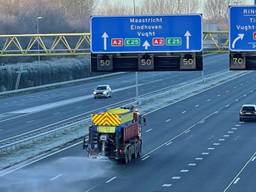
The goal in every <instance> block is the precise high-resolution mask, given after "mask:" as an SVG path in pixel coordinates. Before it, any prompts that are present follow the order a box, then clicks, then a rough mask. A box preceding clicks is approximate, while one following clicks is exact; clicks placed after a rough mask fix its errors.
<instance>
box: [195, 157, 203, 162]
mask: <svg viewBox="0 0 256 192" xmlns="http://www.w3.org/2000/svg"><path fill="white" fill-rule="evenodd" d="M203 159H204V158H203V157H196V158H195V160H196V161H202V160H203Z"/></svg>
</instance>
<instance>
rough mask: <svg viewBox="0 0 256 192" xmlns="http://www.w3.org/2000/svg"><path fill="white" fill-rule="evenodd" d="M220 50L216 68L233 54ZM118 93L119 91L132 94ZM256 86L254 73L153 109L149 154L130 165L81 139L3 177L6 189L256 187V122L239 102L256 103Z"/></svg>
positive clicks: (246, 191)
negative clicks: (95, 153) (91, 149)
mask: <svg viewBox="0 0 256 192" xmlns="http://www.w3.org/2000/svg"><path fill="white" fill-rule="evenodd" d="M213 57H214V59H215V62H216V68H218V67H217V66H218V65H222V66H223V65H224V64H225V63H223V62H224V61H225V62H226V60H227V58H225V60H224V61H222V59H223V56H213ZM218 57H219V58H220V61H218ZM209 58H211V57H209ZM214 66H215V65H214ZM210 68H211V67H209V70H212V71H214V70H213V69H210ZM220 70H221V69H220ZM175 74H176V73H175ZM169 75H170V74H169ZM145 76H147V74H145ZM167 76H168V74H166V76H165V78H167ZM147 77H148V78H149V76H147ZM118 78H122V77H118ZM145 78H146V77H145ZM169 78H170V79H169V80H171V79H172V78H174V77H169ZM183 78H186V76H185V75H184V77H183ZM167 79H168V78H167ZM164 82H165V81H163V82H161V84H162V83H163V84H164ZM153 85H154V83H153V84H151V85H150V84H149V85H148V86H149V88H150V87H151V88H153V87H154V86H153ZM143 88H144V87H143ZM141 89H142V88H141ZM144 89H147V86H145V88H144ZM118 94H119V93H116V94H115V96H114V98H115V97H116V99H117V98H118V97H122V96H123V97H124V96H126V97H127V98H128V97H129V93H128V92H126V91H124V92H120V95H118ZM255 94H256V76H255V73H250V74H248V75H246V76H243V77H240V78H237V79H236V80H233V81H230V82H227V83H225V84H222V85H220V86H217V87H215V88H212V89H210V90H207V91H205V92H203V93H201V94H198V95H196V96H193V97H190V98H188V99H186V100H184V101H182V102H178V103H176V104H173V105H170V106H166V107H165V108H162V109H160V110H157V111H154V112H152V113H149V114H147V115H146V118H147V126H146V127H143V156H142V158H141V160H139V161H136V162H133V163H132V164H130V165H118V164H116V163H114V162H111V161H105V160H91V159H88V158H87V157H86V155H85V152H84V151H83V150H82V146H81V145H77V146H74V147H72V148H69V149H67V150H64V151H62V152H59V153H57V154H55V155H53V156H51V157H48V158H46V159H44V160H41V161H38V162H36V163H34V164H32V165H30V166H28V167H25V168H23V169H20V170H16V171H15V172H13V173H10V174H8V175H6V176H4V177H2V178H1V180H0V191H1V192H2V191H3V192H7V191H8V192H9V191H15V192H16V191H39V192H41V191H42V192H43V191H47V192H48V191H64V192H66V191H67V192H68V191H78V192H80V191H81V192H86V191H87V192H89V191H95V192H102V191H104V192H115V191H117V192H119V191H120V192H126V191H134V192H141V191H145V192H164V191H175V192H176V191H177V192H187V191H197V192H206V191H207V192H208V191H209V192H219V191H237V192H240V191H242V192H253V191H255V189H256V182H255V178H256V172H255V170H256V167H255V166H256V165H255V163H256V154H255V152H256V149H255V146H256V126H255V124H254V123H240V122H239V110H240V107H241V105H242V104H245V103H254V102H255ZM116 95H117V96H116ZM114 98H113V99H114ZM90 101H91V100H90ZM90 101H89V100H88V104H89V103H90ZM109 101H110V100H99V101H98V100H97V101H95V102H106V103H107V102H109ZM80 105H81V103H80ZM95 105H96V106H99V105H97V104H95ZM72 106H74V107H73V108H75V106H76V104H73V105H72ZM63 107H67V108H66V110H67V111H66V113H72V112H70V111H69V110H68V109H69V108H68V106H63ZM91 107H92V108H93V104H92V106H91ZM64 109H65V108H64ZM51 110H55V109H51ZM51 110H47V112H48V113H49V112H50V111H51ZM70 110H71V111H72V109H70ZM43 112H44V113H47V112H46V111H43ZM43 117H44V116H43ZM46 117H47V115H45V118H46Z"/></svg>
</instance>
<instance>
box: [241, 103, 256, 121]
mask: <svg viewBox="0 0 256 192" xmlns="http://www.w3.org/2000/svg"><path fill="white" fill-rule="evenodd" d="M240 121H256V105H253V104H246V105H243V106H242V108H241V110H240Z"/></svg>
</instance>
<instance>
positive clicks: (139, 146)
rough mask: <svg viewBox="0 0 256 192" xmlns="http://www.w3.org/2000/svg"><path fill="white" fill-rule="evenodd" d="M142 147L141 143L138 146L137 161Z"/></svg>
mask: <svg viewBox="0 0 256 192" xmlns="http://www.w3.org/2000/svg"><path fill="white" fill-rule="evenodd" d="M141 151H142V145H141V142H139V144H138V159H139V158H140V157H141Z"/></svg>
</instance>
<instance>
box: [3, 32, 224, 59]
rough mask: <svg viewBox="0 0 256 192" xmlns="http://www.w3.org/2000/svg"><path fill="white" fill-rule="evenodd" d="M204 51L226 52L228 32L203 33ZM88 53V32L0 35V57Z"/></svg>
mask: <svg viewBox="0 0 256 192" xmlns="http://www.w3.org/2000/svg"><path fill="white" fill-rule="evenodd" d="M203 40H204V47H205V51H206V52H216V51H217V52H226V51H227V47H228V32H227V31H213V32H204V33H203ZM86 54H90V33H56V34H15V35H0V57H13V56H39V55H40V56H72V55H73V56H74V55H86Z"/></svg>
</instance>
